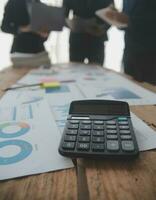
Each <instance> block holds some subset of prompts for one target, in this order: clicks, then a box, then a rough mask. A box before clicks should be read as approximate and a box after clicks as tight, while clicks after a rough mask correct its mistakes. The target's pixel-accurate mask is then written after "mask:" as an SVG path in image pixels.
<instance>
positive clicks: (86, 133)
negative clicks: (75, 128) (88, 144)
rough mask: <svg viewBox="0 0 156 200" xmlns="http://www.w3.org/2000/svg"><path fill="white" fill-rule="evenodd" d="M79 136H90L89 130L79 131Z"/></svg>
mask: <svg viewBox="0 0 156 200" xmlns="http://www.w3.org/2000/svg"><path fill="white" fill-rule="evenodd" d="M79 135H82V136H84V135H86V136H88V135H90V130H80V131H79Z"/></svg>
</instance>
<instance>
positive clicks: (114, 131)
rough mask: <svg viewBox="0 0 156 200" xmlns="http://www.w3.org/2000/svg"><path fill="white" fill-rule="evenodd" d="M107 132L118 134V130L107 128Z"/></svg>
mask: <svg viewBox="0 0 156 200" xmlns="http://www.w3.org/2000/svg"><path fill="white" fill-rule="evenodd" d="M107 134H117V130H107Z"/></svg>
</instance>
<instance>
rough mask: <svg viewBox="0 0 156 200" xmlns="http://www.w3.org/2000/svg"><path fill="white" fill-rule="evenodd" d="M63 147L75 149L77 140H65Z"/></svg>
mask: <svg viewBox="0 0 156 200" xmlns="http://www.w3.org/2000/svg"><path fill="white" fill-rule="evenodd" d="M62 147H63V149H74V147H75V142H63V145H62Z"/></svg>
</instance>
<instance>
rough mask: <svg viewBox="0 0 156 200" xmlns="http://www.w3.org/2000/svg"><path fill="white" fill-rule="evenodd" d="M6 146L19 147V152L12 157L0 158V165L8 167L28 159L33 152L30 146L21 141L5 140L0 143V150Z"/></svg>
mask: <svg viewBox="0 0 156 200" xmlns="http://www.w3.org/2000/svg"><path fill="white" fill-rule="evenodd" d="M7 146H16V147H19V148H20V152H19V153H18V154H16V155H14V156H8V157H1V156H0V165H9V164H14V163H16V162H19V161H21V160H23V159H25V158H26V157H28V156H29V155H30V154H31V152H32V150H33V148H32V145H31V144H30V143H28V142H26V141H23V140H7V141H4V142H0V149H1V148H4V147H7Z"/></svg>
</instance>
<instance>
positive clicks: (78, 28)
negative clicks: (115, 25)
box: [66, 16, 106, 36]
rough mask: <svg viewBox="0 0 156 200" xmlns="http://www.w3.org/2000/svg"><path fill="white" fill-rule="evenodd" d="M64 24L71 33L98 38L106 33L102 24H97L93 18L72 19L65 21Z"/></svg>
mask: <svg viewBox="0 0 156 200" xmlns="http://www.w3.org/2000/svg"><path fill="white" fill-rule="evenodd" d="M66 24H67V26H68V27H69V28H70V30H71V31H72V32H77V33H89V34H91V35H94V36H100V35H102V34H104V33H105V32H106V29H105V25H104V24H98V23H97V21H96V19H95V18H89V19H83V18H81V17H77V16H76V17H74V18H73V19H66Z"/></svg>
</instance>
